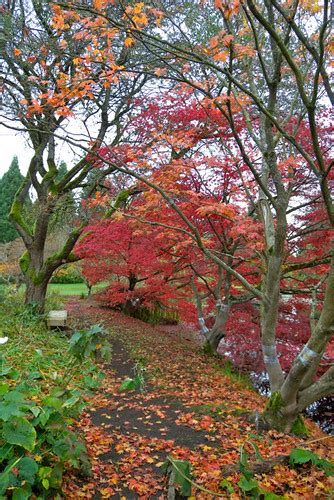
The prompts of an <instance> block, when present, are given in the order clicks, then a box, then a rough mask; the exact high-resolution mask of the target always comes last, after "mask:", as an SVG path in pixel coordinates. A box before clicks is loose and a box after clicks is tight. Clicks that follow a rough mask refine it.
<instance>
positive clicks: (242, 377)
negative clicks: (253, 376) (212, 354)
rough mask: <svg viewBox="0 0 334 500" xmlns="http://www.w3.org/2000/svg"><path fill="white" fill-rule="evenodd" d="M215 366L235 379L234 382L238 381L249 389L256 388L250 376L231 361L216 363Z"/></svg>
mask: <svg viewBox="0 0 334 500" xmlns="http://www.w3.org/2000/svg"><path fill="white" fill-rule="evenodd" d="M214 368H215V369H216V370H218V371H219V372H220V373H222V374H224V375H226V376H227V377H229V378H230V379H231V380H233V382H238V383H239V384H241V385H242V386H243V387H247V388H248V389H254V386H253V384H252V382H251V380H250V378H249V376H248V375H247V374H246V373H244V372H241V371H240V370H237V369H236V368H235V367H234V366H233V364H232V363H231V361H224V363H223V364H215V365H214Z"/></svg>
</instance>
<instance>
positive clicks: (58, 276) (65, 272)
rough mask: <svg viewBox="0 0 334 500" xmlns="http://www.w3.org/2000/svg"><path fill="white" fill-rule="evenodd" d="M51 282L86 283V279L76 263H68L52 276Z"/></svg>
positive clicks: (64, 283)
mask: <svg viewBox="0 0 334 500" xmlns="http://www.w3.org/2000/svg"><path fill="white" fill-rule="evenodd" d="M50 282H51V283H58V284H62V285H66V284H71V283H73V284H74V283H84V282H85V280H84V278H83V276H82V275H81V272H80V269H79V267H78V266H77V265H76V264H68V265H66V266H63V267H61V268H59V269H58V270H57V271H56V272H55V274H54V275H53V276H52V278H51V281H50Z"/></svg>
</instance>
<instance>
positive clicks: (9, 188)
mask: <svg viewBox="0 0 334 500" xmlns="http://www.w3.org/2000/svg"><path fill="white" fill-rule="evenodd" d="M23 179H24V177H23V175H22V174H21V172H20V169H19V162H18V158H17V156H14V157H13V160H12V162H11V164H10V167H9V169H8V170H7V172H6V173H5V174H4V175H3V177H2V178H1V179H0V243H7V242H9V241H13V240H15V238H17V237H18V233H17V231H16V230H15V229H14V226H13V225H12V223H11V222H10V220H9V212H10V209H11V206H12V203H13V200H14V196H15V193H16V191H17V190H18V189H19V187H20V185H21V184H22V181H23Z"/></svg>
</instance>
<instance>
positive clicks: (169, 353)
mask: <svg viewBox="0 0 334 500" xmlns="http://www.w3.org/2000/svg"><path fill="white" fill-rule="evenodd" d="M67 309H68V310H69V312H70V316H71V317H72V318H73V319H75V321H76V322H77V321H78V320H80V321H81V322H82V323H83V324H86V325H91V324H92V323H97V322H100V323H101V322H103V324H104V325H105V326H106V327H107V328H108V329H110V334H111V343H112V347H113V358H112V361H111V364H110V366H107V367H106V370H105V379H104V383H103V386H102V387H101V388H100V389H99V390H98V391H96V392H95V393H94V395H93V396H92V397H91V398H90V400H89V401H88V403H89V405H88V410H87V411H86V412H85V413H84V414H83V415H82V418H81V419H80V421H79V422H78V423H77V426H78V427H79V428H80V431H81V433H82V435H83V436H84V438H85V441H86V445H87V448H88V451H89V455H90V458H91V461H92V466H93V467H92V470H93V474H92V477H91V478H88V479H86V478H80V477H74V476H73V477H72V476H69V477H68V479H67V481H66V485H65V493H66V498H69V499H71V498H73V499H75V498H87V499H89V498H94V499H98V498H115V499H117V498H123V499H124V498H126V499H135V498H140V499H146V498H147V499H149V498H152V499H153V498H157V499H159V498H161V499H164V498H167V491H168V480H167V478H166V477H165V476H164V474H163V473H162V471H161V464H162V463H163V462H164V461H165V460H166V458H167V456H168V455H170V456H172V457H174V458H176V459H185V460H189V461H190V462H191V465H192V475H193V480H194V482H195V483H197V484H198V485H201V486H202V487H204V488H206V489H208V490H210V491H214V492H216V493H219V494H220V495H221V496H222V495H223V496H224V497H225V498H242V495H243V494H242V492H241V491H240V489H239V488H238V486H237V483H238V481H239V479H240V473H239V472H234V471H232V472H231V473H230V474H229V475H228V476H226V474H225V476H223V475H222V468H223V467H224V465H226V464H236V463H237V462H238V460H239V452H240V446H242V445H243V444H244V443H245V441H246V440H247V439H249V440H251V441H252V442H253V443H255V444H256V445H257V446H258V449H259V450H260V453H261V455H262V457H263V458H270V457H275V456H278V455H282V454H284V455H286V454H288V453H289V451H290V450H291V449H292V448H296V447H299V448H303V447H304V448H306V449H309V450H312V451H314V452H316V453H317V454H318V455H319V456H320V457H322V458H326V459H331V458H333V456H331V447H332V445H333V439H332V438H328V437H326V436H325V435H324V434H323V433H322V432H321V431H320V430H319V429H318V428H317V427H316V426H315V424H313V423H311V422H307V426H308V427H309V430H310V435H309V436H308V437H307V438H305V439H302V438H297V437H294V436H288V435H283V434H279V433H278V432H275V431H269V432H265V433H263V434H262V435H260V433H259V431H258V430H257V429H256V426H255V423H252V422H251V420H250V415H251V414H252V412H254V411H255V410H256V409H259V408H260V409H261V408H263V406H264V405H265V398H263V397H261V396H259V395H258V394H257V393H256V392H255V391H253V390H252V389H251V388H249V387H247V385H246V384H245V382H244V381H243V380H242V379H241V380H240V381H238V380H236V377H234V379H231V378H230V377H229V376H227V375H226V374H225V373H224V369H223V365H222V362H221V361H217V359H215V358H210V357H208V356H205V355H203V354H201V352H200V351H199V347H198V344H197V343H196V339H195V338H192V336H191V332H189V331H187V330H186V329H182V328H180V327H166V326H155V327H153V326H150V325H147V324H146V323H143V322H141V321H139V320H135V319H132V318H128V317H125V316H124V315H122V314H121V313H117V312H114V311H111V310H108V309H103V308H100V307H99V306H98V305H97V304H95V303H94V302H93V301H83V300H79V299H74V298H71V299H69V300H68V301H67ZM138 362H139V364H140V365H141V366H144V368H145V371H144V376H145V387H144V391H143V392H141V391H131V392H129V391H126V392H120V391H119V388H120V386H121V384H122V382H123V381H124V379H125V378H126V377H133V375H134V372H133V368H134V365H135V364H136V363H138ZM245 449H246V450H247V452H248V453H249V455H250V460H255V456H254V453H255V452H254V448H253V447H252V446H250V445H249V446H248V445H246V446H245ZM224 477H225V478H227V479H228V481H229V482H230V483H231V484H232V486H233V488H234V490H235V493H228V492H227V490H226V489H224V488H223V487H222V486H221V484H220V483H221V481H222V479H223V478H224ZM255 478H256V479H257V480H258V483H259V485H260V487H261V488H263V489H265V490H267V491H271V492H274V493H275V494H277V495H284V497H285V498H293V499H295V498H306V499H313V498H319V499H322V498H330V497H331V494H333V484H331V478H328V477H326V475H325V473H324V472H323V470H321V469H319V468H317V467H310V466H308V465H304V466H300V467H299V468H298V469H294V468H292V467H289V466H287V465H277V466H276V467H275V468H274V469H273V470H272V471H271V472H270V473H268V474H261V475H257V476H255ZM192 495H193V497H195V498H198V499H211V498H214V496H213V495H212V494H209V493H204V492H203V491H202V490H199V489H196V488H195V487H193V493H192Z"/></svg>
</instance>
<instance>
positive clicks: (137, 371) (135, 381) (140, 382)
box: [119, 361, 145, 392]
mask: <svg viewBox="0 0 334 500" xmlns="http://www.w3.org/2000/svg"><path fill="white" fill-rule="evenodd" d="M133 371H134V378H130V377H127V378H126V379H125V380H124V381H123V383H122V385H121V387H120V388H119V390H120V392H123V391H135V390H137V389H139V390H140V391H143V390H144V388H145V377H144V373H145V368H144V366H143V364H142V362H140V361H138V362H137V363H136V364H135V367H134V369H133Z"/></svg>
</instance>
